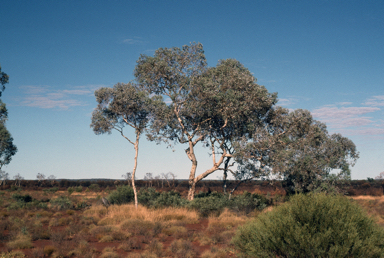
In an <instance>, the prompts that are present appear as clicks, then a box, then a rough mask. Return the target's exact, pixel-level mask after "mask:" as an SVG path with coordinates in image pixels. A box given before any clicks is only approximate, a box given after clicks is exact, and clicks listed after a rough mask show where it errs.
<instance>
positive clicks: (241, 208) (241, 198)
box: [228, 191, 268, 214]
mask: <svg viewBox="0 0 384 258" xmlns="http://www.w3.org/2000/svg"><path fill="white" fill-rule="evenodd" d="M267 204H268V201H267V199H266V198H265V197H264V196H262V195H260V194H252V193H249V192H247V191H245V192H244V193H243V194H241V195H236V196H234V197H233V198H232V199H231V201H230V204H229V207H228V208H230V209H231V210H233V211H237V212H245V213H246V214H248V213H250V212H252V211H254V210H255V209H258V210H262V209H264V208H265V207H267Z"/></svg>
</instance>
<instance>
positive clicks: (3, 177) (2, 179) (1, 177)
mask: <svg viewBox="0 0 384 258" xmlns="http://www.w3.org/2000/svg"><path fill="white" fill-rule="evenodd" d="M8 179H9V174H8V173H7V172H5V171H3V170H1V169H0V185H5V184H6V181H7V180H8Z"/></svg>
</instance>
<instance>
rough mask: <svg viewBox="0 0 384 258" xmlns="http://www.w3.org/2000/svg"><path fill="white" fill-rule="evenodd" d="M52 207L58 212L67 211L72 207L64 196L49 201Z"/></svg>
mask: <svg viewBox="0 0 384 258" xmlns="http://www.w3.org/2000/svg"><path fill="white" fill-rule="evenodd" d="M50 203H51V205H52V206H55V207H57V208H58V209H59V210H63V209H69V208H71V207H72V202H71V200H70V199H69V198H68V197H66V196H59V197H57V198H56V199H53V200H51V201H50Z"/></svg>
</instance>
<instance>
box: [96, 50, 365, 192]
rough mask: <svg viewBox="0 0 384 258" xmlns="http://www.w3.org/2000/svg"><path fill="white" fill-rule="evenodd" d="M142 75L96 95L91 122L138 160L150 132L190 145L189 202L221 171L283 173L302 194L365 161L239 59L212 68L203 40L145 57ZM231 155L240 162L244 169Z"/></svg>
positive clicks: (245, 176) (159, 138)
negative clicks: (201, 165)
mask: <svg viewBox="0 0 384 258" xmlns="http://www.w3.org/2000/svg"><path fill="white" fill-rule="evenodd" d="M134 75H135V82H131V83H128V84H120V83H119V84H116V85H115V87H114V88H113V89H111V88H101V89H99V90H97V91H96V92H95V96H96V99H97V102H98V106H97V108H96V109H95V111H94V112H93V115H92V124H91V127H92V128H93V130H94V132H95V133H96V134H102V133H111V130H112V129H115V130H117V131H119V132H120V133H121V135H122V136H123V137H125V138H126V139H127V140H128V141H129V142H130V143H132V144H133V145H134V146H135V149H136V158H137V150H138V149H137V146H138V139H139V137H140V134H141V133H143V132H144V130H146V132H147V138H148V139H149V140H151V141H157V142H158V143H159V142H166V143H168V144H170V145H172V144H176V143H180V144H185V153H186V155H187V156H188V158H189V160H190V161H191V169H190V171H189V193H188V199H189V200H192V199H193V197H194V192H195V186H196V184H197V183H198V182H199V181H200V180H202V179H204V178H205V177H207V176H208V175H210V174H212V173H213V172H215V171H218V170H223V171H224V175H226V173H227V171H231V172H232V173H233V175H234V176H235V177H236V178H238V179H240V180H244V179H245V180H251V179H255V178H258V179H260V178H266V177H269V176H271V175H277V176H279V177H280V178H283V179H285V180H287V181H288V184H289V186H290V188H291V189H293V190H295V191H298V190H299V191H310V190H313V189H314V188H315V185H316V184H317V182H319V181H321V180H323V179H324V178H327V177H328V176H329V175H330V172H331V170H333V169H339V170H340V171H341V172H340V173H338V177H339V178H342V177H344V178H348V176H349V175H350V171H349V167H350V166H351V165H353V164H354V162H355V161H356V159H357V158H358V152H357V151H356V146H355V145H354V144H353V142H352V141H351V140H349V139H347V138H345V137H342V136H341V135H339V134H333V135H329V134H328V132H327V130H326V126H325V125H324V124H322V123H321V122H319V121H316V120H314V119H313V118H312V115H311V114H310V112H309V111H306V110H301V109H298V110H295V111H292V112H289V110H287V109H285V108H282V107H279V106H277V102H278V98H277V93H270V92H268V90H267V89H266V88H265V87H264V86H262V85H259V84H257V80H256V78H255V77H254V76H253V74H252V73H251V72H250V71H249V70H248V69H247V68H246V67H244V65H243V64H241V63H240V62H239V61H237V60H235V59H225V60H219V62H218V63H217V65H216V66H214V67H208V65H207V62H206V58H205V55H204V50H203V46H202V44H200V43H191V44H190V45H185V46H183V47H182V48H177V47H173V48H159V49H158V50H156V51H155V53H154V55H153V56H148V55H141V56H140V57H139V59H138V60H137V65H136V67H135V71H134ZM149 96H151V98H150V97H149ZM163 98H164V100H163ZM125 125H129V126H131V127H133V128H134V129H135V132H136V142H134V141H131V140H130V139H128V138H127V137H126V136H125V135H124V134H123V127H124V126H125ZM197 144H202V145H203V146H205V147H207V148H208V149H209V152H210V155H211V157H212V166H211V167H209V168H207V169H206V170H205V171H204V172H203V173H201V174H199V175H196V169H197V165H198V160H197V157H196V153H195V147H196V145H197ZM136 158H135V160H136ZM231 159H232V160H235V161H236V162H237V163H238V164H239V166H238V169H237V170H236V171H235V170H234V169H233V167H232V166H233V165H232V164H229V161H230V160H231ZM223 165H224V167H223ZM135 169H136V161H135ZM135 169H134V171H135ZM133 180H134V172H133V175H132V181H133Z"/></svg>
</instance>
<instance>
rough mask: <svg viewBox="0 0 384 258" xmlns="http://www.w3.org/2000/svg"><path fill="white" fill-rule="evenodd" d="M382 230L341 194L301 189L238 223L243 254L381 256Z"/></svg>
mask: <svg viewBox="0 0 384 258" xmlns="http://www.w3.org/2000/svg"><path fill="white" fill-rule="evenodd" d="M383 238H384V230H383V229H382V228H380V227H378V225H376V224H375V222H374V221H373V220H372V219H371V218H369V217H368V216H367V215H366V214H365V212H363V210H362V209H361V208H360V206H358V205H357V204H356V203H354V202H353V201H350V200H349V199H347V198H346V197H343V196H340V195H326V194H324V193H320V194H314V193H311V194H308V195H303V194H299V195H296V196H293V197H292V198H291V199H290V201H289V202H287V203H285V204H283V205H281V206H279V207H277V208H275V209H274V210H272V211H270V212H268V213H264V214H261V215H260V216H259V217H258V218H257V219H256V220H253V221H251V222H250V223H248V224H246V225H244V226H243V227H240V228H239V229H238V231H237V234H236V236H235V237H234V239H233V243H234V245H235V247H236V248H237V249H238V250H239V251H240V252H241V254H242V255H243V257H383V255H384V243H383Z"/></svg>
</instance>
